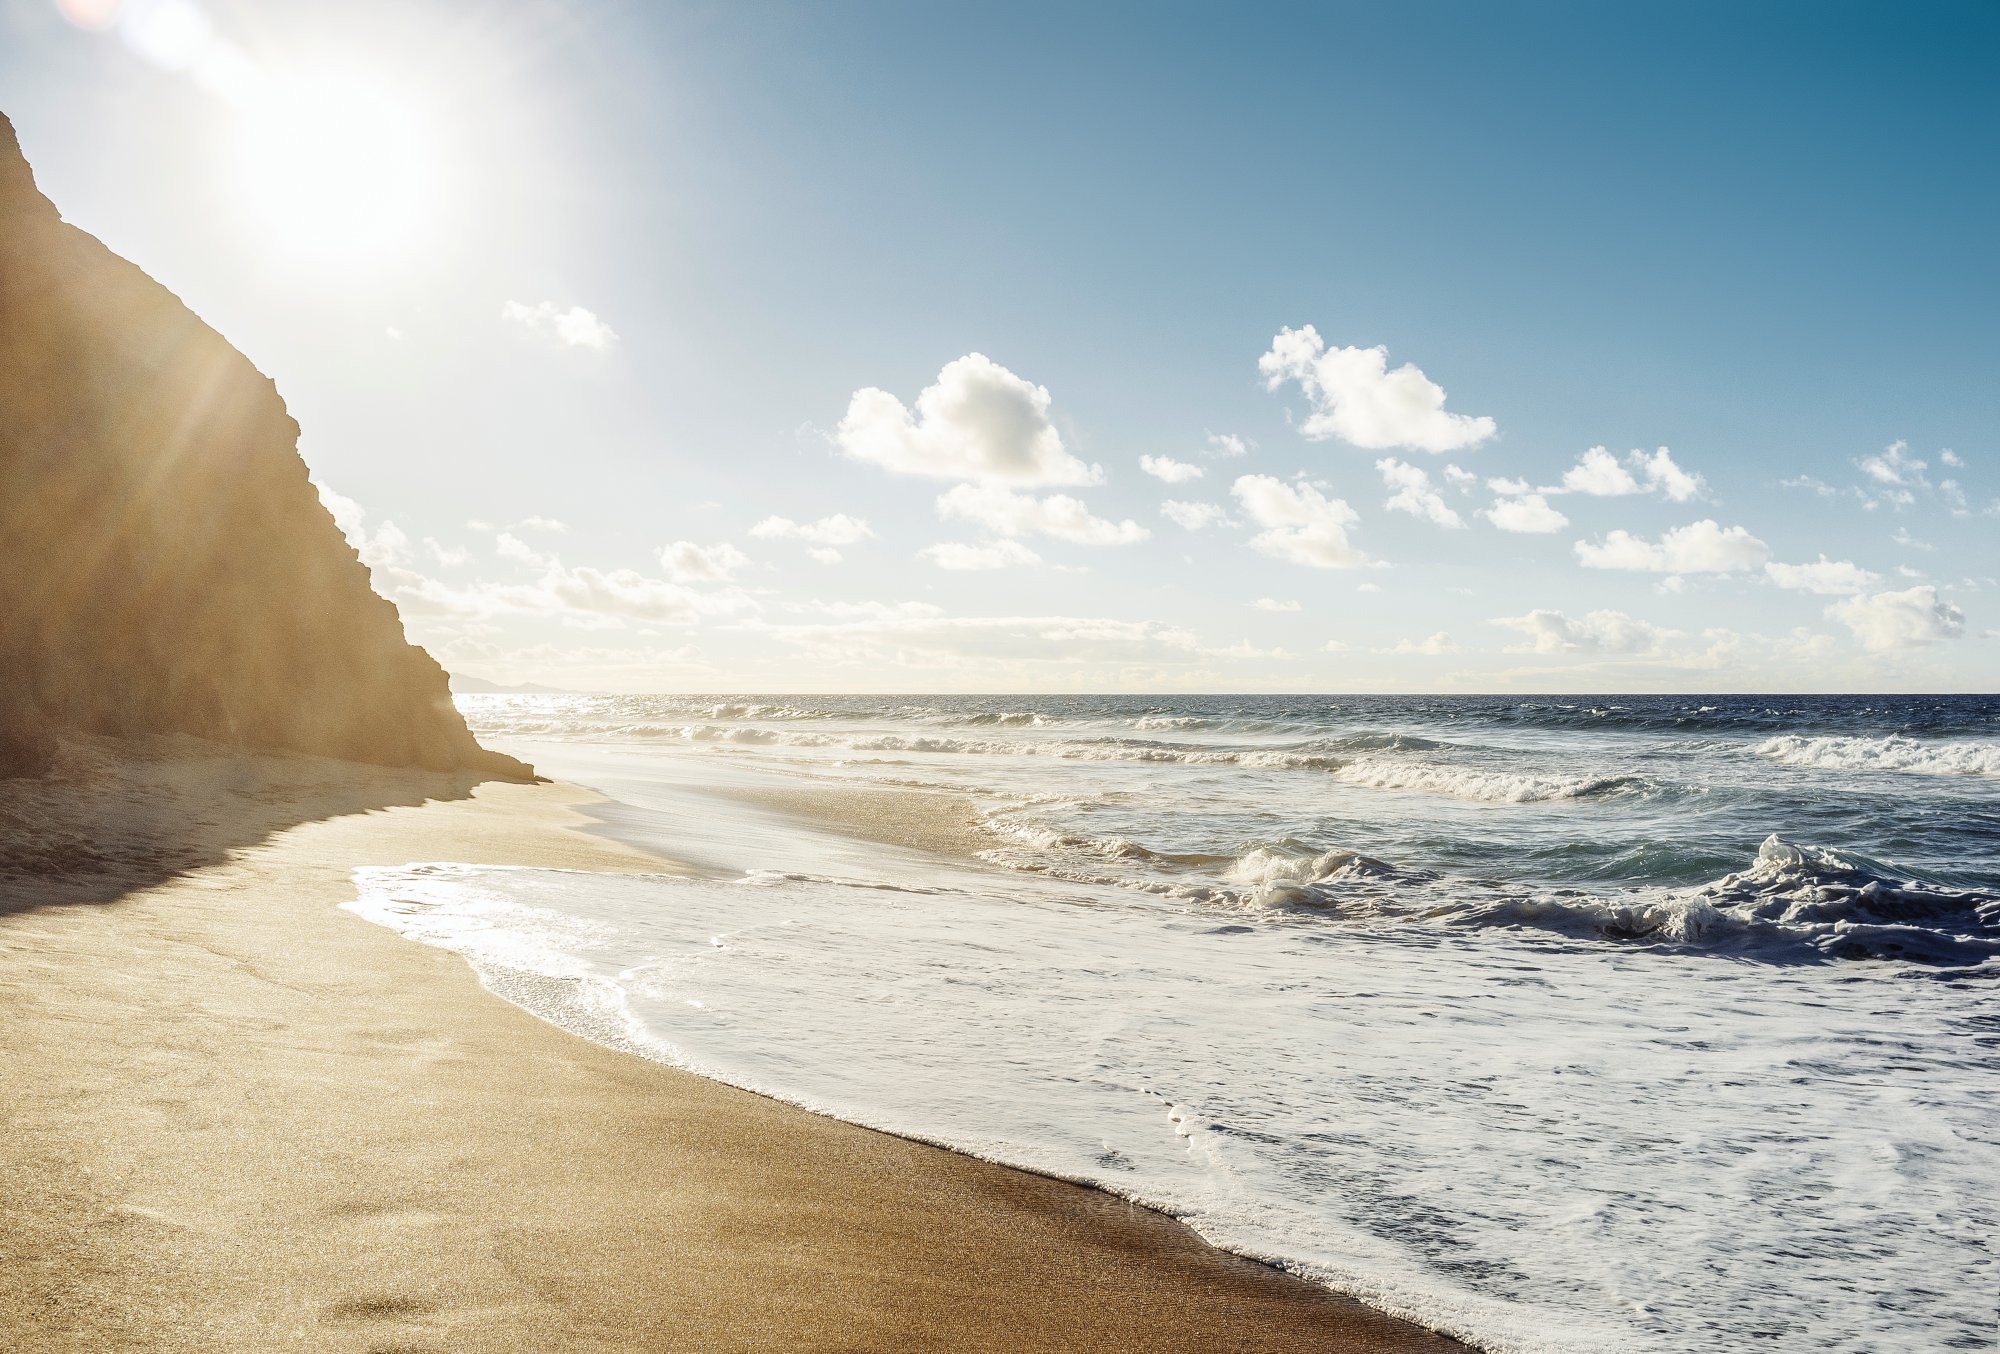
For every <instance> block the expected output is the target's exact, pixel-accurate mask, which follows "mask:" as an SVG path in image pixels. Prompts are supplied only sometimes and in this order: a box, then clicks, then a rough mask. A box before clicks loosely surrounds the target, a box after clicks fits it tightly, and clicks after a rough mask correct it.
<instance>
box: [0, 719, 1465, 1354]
mask: <svg viewBox="0 0 2000 1354" xmlns="http://www.w3.org/2000/svg"><path fill="white" fill-rule="evenodd" d="M593 798H594V796H592V795H591V794H590V792H588V791H584V790H581V789H578V788H575V787H571V786H565V785H560V784H554V785H537V786H522V785H504V784H498V783H489V784H485V785H476V786H475V785H474V784H473V783H472V782H471V781H470V779H469V778H466V777H462V776H461V777H455V776H446V775H425V774H419V773H400V772H382V771H377V770H372V769H368V770H364V769H359V768H355V767H352V766H350V765H347V764H343V763H338V762H331V761H324V760H318V759H311V758H288V757H270V758H242V757H223V756H219V755H216V754H215V753H214V751H213V750H212V749H209V748H208V747H207V745H202V744H198V743H193V742H192V741H191V740H180V741H177V742H170V743H165V744H161V745H159V746H158V747H156V748H155V750H154V755H152V756H151V757H149V758H145V759H141V760H137V761H134V760H113V759H112V758H111V756H110V755H109V753H108V752H107V751H106V750H105V748H104V746H102V745H99V746H98V747H97V748H95V749H92V750H90V751H89V754H88V755H85V754H82V753H79V754H77V755H76V756H74V757H72V759H71V761H70V763H69V764H68V765H66V766H65V768H64V769H63V772H62V774H61V775H59V777H58V778H57V779H56V780H55V781H52V782H49V783H34V782H9V783H5V784H4V785H0V817H4V819H5V821H6V824H7V827H8V833H7V838H6V839H7V842H8V844H9V845H8V854H7V856H6V858H5V859H0V955H4V959H3V960H0V1000H4V1003H5V1009H6V1018H5V1021H4V1025H0V1031H4V1033H0V1039H3V1040H4V1047H5V1058H4V1062H3V1063H0V1067H4V1070H0V1103H5V1104H6V1106H7V1107H8V1108H7V1112H6V1120H5V1124H6V1135H5V1146H4V1148H0V1179H3V1180H4V1190H5V1199H6V1203H5V1220H4V1225H0V1265H4V1267H5V1269H6V1272H7V1273H8V1274H9V1275H10V1276H11V1282H10V1283H9V1285H8V1286H7V1290H6V1293H5V1296H4V1298H0V1346H4V1347H5V1348H8V1349H14V1350H23V1351H28V1350H34V1351H68V1350H76V1351H85V1350H88V1351H102V1350H121V1351H123V1350H132V1351H139V1350H202V1351H214V1350H246V1351H247V1350H269V1349H277V1348H297V1349H311V1350H332V1351H350V1350H351V1351H374V1352H376V1354H389V1351H398V1352H399V1354H416V1351H474V1350H494V1351H499V1350H508V1351H514V1350H528V1349H532V1350H668V1349H699V1350H728V1349H779V1348H785V1349H800V1348H809V1349H844V1350H861V1349H994V1350H999V1349H1009V1350H1018V1349H1029V1350H1057V1349H1061V1350H1099V1349H1147V1350H1292V1349H1298V1350H1307V1349H1311V1350H1375V1351H1404V1350H1411V1351H1415V1350H1446V1349H1455V1348H1460V1346H1457V1345H1455V1344H1453V1343H1451V1342H1450V1341H1447V1340H1444V1339H1442V1338H1440V1337H1437V1336H1435V1335H1432V1334H1430V1333H1428V1332H1425V1331H1422V1330H1420V1329H1418V1328H1416V1327H1413V1326H1410V1325H1408V1324H1405V1323H1403V1322H1400V1321H1397V1320H1394V1319H1391V1318H1389V1317H1386V1316H1383V1315H1381V1314H1379V1313H1376V1312H1374V1311H1372V1310H1370V1309H1367V1308H1365V1307H1362V1306H1360V1305H1358V1304H1356V1303H1353V1302H1351V1301H1348V1300H1346V1299H1343V1298H1340V1297H1338V1296H1335V1295H1333V1294H1331V1293H1328V1292H1326V1291H1324V1290H1322V1289H1320V1288H1318V1287H1316V1286H1314V1285H1310V1284H1307V1283H1304V1282H1302V1281H1299V1280H1295V1279H1292V1278H1290V1277H1288V1276H1286V1275H1283V1274H1281V1273H1278V1272H1276V1271H1273V1270H1270V1269H1268V1268H1265V1267H1263V1266H1260V1265H1256V1264H1253V1263H1250V1262H1248V1261H1244V1260H1240V1259H1238V1258H1236V1257H1233V1256H1230V1255H1227V1254H1225V1253H1223V1252H1220V1251H1217V1250H1215V1249H1213V1248H1211V1247H1209V1246H1207V1245H1205V1244H1204V1243H1202V1242H1201V1241H1200V1240H1199V1239H1198V1238H1196V1237H1195V1236H1194V1235H1193V1234H1192V1233H1191V1232H1189V1231H1188V1230H1187V1229H1185V1228H1184V1227H1182V1226H1181V1225H1180V1224H1179V1223H1177V1222H1174V1221H1172V1220H1170V1219H1168V1218H1165V1217H1163V1216H1160V1215H1158V1214H1155V1213H1151V1212H1148V1211H1147V1210H1144V1209H1141V1208H1137V1207H1134V1206H1131V1205H1129V1204H1126V1203H1124V1202H1121V1201H1119V1200H1116V1199H1113V1198H1111V1197H1110V1196H1108V1195H1105V1194H1101V1193H1098V1192H1095V1191H1092V1190H1089V1189H1084V1188H1081V1187H1077V1186H1073V1185H1069V1184H1065V1183H1062V1182H1058V1181H1054V1180H1049V1179H1045V1178H1042V1177H1038V1176H1034V1175H1029V1174H1025V1173H1022V1172H1018V1171H1013V1170H1009V1169H1005V1168H1002V1167H998V1166H993V1165H990V1164H987V1163H983V1162H980V1161H976V1160H973V1159H971V1158H967V1157H963V1156H959V1155H956V1154H954V1153H951V1152H947V1151H943V1150H939V1149H937V1148H933V1147H928V1146H924V1145H920V1144H916V1143H911V1142H907V1141H904V1140H901V1139H897V1138H894V1137H890V1136H887V1135H884V1134H879V1133H874V1132H870V1131H867V1130H864V1129H860V1128H857V1127H854V1126H852V1125H849V1124H845V1123H841V1122H839V1121H836V1120H832V1119H827V1118H822V1117H819V1116H815V1115H812V1114H809V1113H806V1112H804V1111H801V1110H798V1109H795V1108H792V1107H789V1106H785V1105H782V1104H779V1103H777V1102H774V1101H770V1100H766V1099H763V1098H761V1097H758V1096H754V1095H750V1094H747V1093H744V1092H741V1091H737V1090H733V1089H731V1088H728V1087H725V1086H722V1085H720V1084H717V1083H714V1082H710V1081H706V1080H703V1079H701V1078H699V1077H695V1076H692V1075H689V1074H686V1073H682V1072H679V1071H676V1070H674V1069H672V1068H668V1067H665V1066H662V1065H659V1064H656V1063H651V1062H647V1061H643V1060H641V1059H638V1058H635V1057H631V1056H627V1055H624V1054H620V1053H616V1052H612V1051H610V1050H607V1049H605V1048H601V1047H599V1046H597V1045H594V1044H591V1043H588V1042H586V1041H584V1040H581V1039H577V1038H574V1037H572V1036H571V1035H569V1034H566V1033H564V1032H562V1031H560V1030H558V1029H556V1028H554V1027H552V1026H550V1025H547V1024H544V1023H542V1022H541V1021H538V1020H536V1019H535V1018H533V1017H532V1016H530V1015H528V1014H527V1013H525V1012H523V1011H521V1010H519V1009H518V1008H516V1007H513V1006H511V1005H509V1004H507V1003H505V1002H503V1001H501V1000H499V999H498V998H496V997H494V996H493V995H491V994H490V993H488V992H486V991H485V990H483V989H482V988H481V986H480V985H479V983H478V982H477V980H476V979H475V978H474V976H473V975H472V973H471V971H470V970H469V969H468V968H467V967H466V966H465V965H464V964H463V963H462V962H461V961H460V960H459V959H458V958H457V957H456V956H454V955H451V954H449V953H446V952H443V951H440V950H436V949H431V948H428V947H424V946H420V945H414V944H410V943H408V942H406V941H403V940H401V939H399V938H398V937H396V936H395V935H394V934H392V933H391V932H389V931H387V930H384V929H382V928H380V927H377V926H372V925H370V924H368V923H367V922H364V921H362V920H360V919H359V918H357V917H355V916H353V915H352V914H350V913H348V912H344V911H342V910H341V906H340V905H341V904H342V903H344V902H346V901H348V900H349V899H350V898H351V897H352V896H353V890H352V888H351V885H350V876H349V872H350V871H351V870H352V869H353V868H354V867H356V866H361V865H371V864H388V865H394V864H402V863H406V862H410V861H417V860H455V861H464V862H471V863H492V864H518V865H536V866H556V867H563V868H570V869H578V870H617V871H627V872H633V871H639V872H644V871H671V870H673V869H674V868H675V865H674V863H673V862H672V861H671V860H667V859H664V858H662V857H660V856H655V855H649V854H646V853H643V852H640V851H638V850H636V849H634V848H631V847H626V846H622V845H619V844H618V843H616V842H612V841H608V840H606V839H604V838H603V837H602V836H600V835H597V834H592V833H588V832H586V831H583V830H581V829H584V828H587V827H588V826H589V825H590V822H591V820H590V819H589V818H588V817H587V816H586V815H585V814H584V813H583V812H581V810H583V809H584V808H586V807H587V806H588V805H589V803H590V802H591V801H592V799H593ZM794 807H799V808H802V807H804V806H794ZM881 807H882V806H873V808H869V807H852V806H851V807H850V808H849V809H848V810H847V811H845V816H846V817H847V818H848V819H850V820H852V822H854V823H859V824H861V825H862V826H860V827H858V828H857V829H856V830H858V831H867V830H870V829H868V828H867V827H866V823H867V822H870V821H873V822H877V823H879V822H881V821H884V815H883V814H881V813H880V812H877V811H875V810H878V809H880V808H881ZM826 816H827V817H829V818H830V819H834V820H837V819H839V818H840V817H841V816H842V815H841V814H829V815H826ZM889 816H890V817H894V815H889ZM931 816H932V817H936V815H931ZM884 830H886V829H884ZM947 835H948V834H947ZM938 844H940V845H942V844H944V843H943V842H939V843H938Z"/></svg>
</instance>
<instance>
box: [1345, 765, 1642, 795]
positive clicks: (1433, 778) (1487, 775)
mask: <svg viewBox="0 0 2000 1354" xmlns="http://www.w3.org/2000/svg"><path fill="white" fill-rule="evenodd" d="M1337 774H1338V775H1339V777H1340V779H1341V780H1344V781H1346V782H1347V783H1348V784H1350V785H1365V786H1368V787H1370V788H1372V789H1377V790H1421V791H1424V792H1426V793H1429V794H1442V795H1451V796H1454V797H1456V798H1459V799H1476V800H1482V801H1484V802H1487V803H1492V804H1525V803H1533V802H1536V801H1540V800H1550V799H1584V798H1589V797H1592V796H1598V795H1607V794H1616V793H1619V792H1621V791H1630V790H1634V789H1637V788H1639V787H1640V783H1639V782H1638V781H1637V779H1636V778H1634V777H1631V776H1603V775H1598V776H1561V775H1547V774H1539V773H1533V772H1518V771H1483V770H1480V769H1478V768H1476V767H1469V766H1454V765H1448V764H1442V763H1436V762H1424V761H1410V760H1404V759H1399V758H1389V757H1360V758H1356V759H1355V760H1354V761H1352V762H1349V763H1347V764H1345V765H1343V766H1342V767H1340V769H1339V771H1338V773H1337Z"/></svg>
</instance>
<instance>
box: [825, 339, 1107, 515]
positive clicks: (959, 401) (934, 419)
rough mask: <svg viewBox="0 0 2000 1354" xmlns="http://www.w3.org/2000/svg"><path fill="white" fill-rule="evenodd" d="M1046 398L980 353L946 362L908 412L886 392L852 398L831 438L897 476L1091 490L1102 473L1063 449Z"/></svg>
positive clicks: (860, 458) (860, 392)
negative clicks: (1088, 486) (1080, 486)
mask: <svg viewBox="0 0 2000 1354" xmlns="http://www.w3.org/2000/svg"><path fill="white" fill-rule="evenodd" d="M1049 404H1050V399H1049V392H1048V391H1047V389H1045V388H1044V387H1042V386H1038V385H1035V384H1034V383H1033V382H1031V381H1025V380H1023V379H1022V378H1020V377H1019V376H1016V375H1015V374H1014V373H1013V372H1011V371H1009V370H1007V369H1006V368H1005V367H1003V366H1001V365H1000V364H999V363H997V362H995V361H994V360H993V359H991V358H989V357H987V356H985V355H984V354H982V353H968V354H966V355H965V356H964V357H961V358H959V359H958V360H957V361H955V362H952V363H949V364H947V365H946V366H945V368H944V370H942V371H940V372H939V373H938V377H937V381H936V382H935V383H934V384H932V385H930V386H926V387H925V388H924V390H923V392H922V393H921V394H919V395H918V396H917V407H916V412H915V413H914V414H912V413H911V411H910V410H909V409H907V408H905V407H904V405H903V402H902V401H901V400H899V399H897V398H896V397H895V396H894V395H891V394H890V393H889V392H888V391H886V390H878V389H876V388H875V387H873V386H870V387H868V388H866V389H863V390H857V391H855V392H854V397H853V398H852V399H851V400H849V401H848V405H847V415H846V417H844V418H842V419H841V420H840V427H839V429H838V430H837V431H836V433H835V440H836V441H837V442H838V443H839V445H840V449H841V450H842V451H843V452H845V453H846V454H847V455H849V456H851V457H853V458H854V459H855V460H857V461H866V462H868V463H869V464H871V465H877V466H880V467H882V468H883V469H885V470H892V471H895V472H897V473H898V474H904V475H929V476H932V477H934V478H938V479H965V480H982V481H995V482H1006V483H1010V484H1096V483H1097V482H1098V481H1099V480H1101V479H1103V477H1104V472H1103V471H1102V469H1100V468H1099V467H1097V466H1094V465H1085V464H1084V463H1083V462H1082V461H1079V460H1078V459H1076V457H1074V456H1072V455H1070V454H1069V452H1068V451H1067V450H1065V449H1064V447H1063V441H1062V434H1060V433H1059V432H1057V431H1056V427H1055V424H1054V423H1053V422H1051V421H1050V419H1049Z"/></svg>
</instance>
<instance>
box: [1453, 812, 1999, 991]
mask: <svg viewBox="0 0 2000 1354" xmlns="http://www.w3.org/2000/svg"><path fill="white" fill-rule="evenodd" d="M1436 915H1438V916H1440V917H1441V918H1442V919H1444V920H1447V921H1450V922H1452V923H1454V924H1457V925H1461V926H1473V927H1504V926H1522V927H1533V928H1538V929H1542V930H1548V931H1556V932H1560V933H1563V934H1566V935H1571V936H1579V937H1589V938H1595V939H1602V940H1611V941H1622V942H1627V943H1641V944H1653V945H1667V946H1674V947H1679V948H1686V949H1695V950H1706V951H1718V952H1724V953H1729V954H1735V955H1738V956H1741V957H1750V958H1766V959H1773V960H1780V961H1782V960H1797V959H1811V958H1819V959H1901V960H1907V961H1910V962H1912V963H1918V964H1929V965H1943V966H1972V965H1979V964H1983V963H1985V962H1987V961H1990V960H1993V959H1995V958H2000V894H1992V893H1983V892H1979V891H1977V890H1957V889H1946V888H1940V887H1937V886H1935V885H1931V884H1925V883H1921V882H1919V881H1916V880H1910V879H1900V878H1896V877H1894V876H1891V875H1887V874H1884V873H1879V872H1878V870H1877V868H1876V867H1872V866H1870V865H1869V864H1867V863H1864V862H1861V861H1857V860H1854V859H1851V858H1849V857H1846V856H1843V855H1841V854H1840V853H1839V852H1835V851H1829V850H1826V849H1823V848H1820V847H1813V846H1796V845H1793V844H1792V843H1790V842H1787V841H1785V840H1783V839H1782V838H1780V837H1778V836H1777V835H1776V834H1775V833H1774V834H1772V835H1771V836H1769V837H1767V838H1765V839H1764V843H1763V845H1762V846H1761V847H1759V848H1758V851H1757V858H1756V859H1755V860H1754V861H1752V862H1751V864H1750V866H1749V867H1748V868H1747V869H1744V870H1740V871H1737V872H1736V873H1734V874H1728V875H1724V876H1723V877H1722V878H1721V879H1718V880H1716V881H1714V882H1713V883H1710V884H1707V885H1704V886H1702V887H1701V888H1698V889H1694V890H1690V891H1683V892H1675V893H1649V894H1643V895H1640V896H1638V897H1628V898H1617V899H1607V898H1596V897H1591V896H1588V895H1585V894H1582V893H1580V892H1575V893H1572V894H1571V895H1569V896H1538V897H1529V898H1518V897H1517V898H1507V899H1503V900H1497V901H1492V902H1482V903H1477V904H1471V905H1465V906H1459V907H1452V908H1446V909H1443V910H1441V911H1440V912H1439V913H1437V914H1436Z"/></svg>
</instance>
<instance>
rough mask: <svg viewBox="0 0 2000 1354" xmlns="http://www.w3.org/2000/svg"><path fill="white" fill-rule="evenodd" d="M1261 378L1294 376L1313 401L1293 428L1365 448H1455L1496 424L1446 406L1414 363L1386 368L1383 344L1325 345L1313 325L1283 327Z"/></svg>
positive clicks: (1277, 381) (1262, 362)
mask: <svg viewBox="0 0 2000 1354" xmlns="http://www.w3.org/2000/svg"><path fill="white" fill-rule="evenodd" d="M1257 370H1258V371H1260V372H1262V373H1263V374H1264V384H1265V386H1266V387H1267V388H1268V389H1271V390H1276V389H1277V388H1278V387H1279V386H1281V385H1283V384H1284V383H1285V382H1287V381H1297V382H1298V383H1299V388H1300V389H1301V390H1303V391H1304V392H1305V395H1306V398H1307V400H1308V401H1310V402H1311V404H1312V413H1311V414H1309V415H1307V417H1306V420H1305V422H1303V423H1301V424H1300V425H1299V431H1300V432H1301V433H1303V434H1304V435H1305V436H1307V437H1309V438H1312V439H1313V440H1314V441H1323V440H1325V439H1327V438H1330V437H1337V438H1339V439H1340V440H1342V441H1343V442H1348V443H1351V444H1352V445H1354V446H1357V447H1363V448H1366V449H1367V450H1370V451H1388V450H1391V449H1393V448H1398V447H1406V448H1409V449H1410V450H1412V451H1431V452H1444V451H1459V450H1462V449H1464V448H1467V447H1476V446H1478V445H1479V444H1480V443H1481V442H1484V441H1486V440H1488V439H1489V438H1491V437H1492V436H1493V435H1494V434H1495V433H1496V432H1498V431H1499V428H1498V426H1497V425H1496V424H1495V423H1494V422H1493V420H1492V419H1490V418H1469V417H1467V416H1466V415H1464V414H1451V413H1446V412H1445V408H1444V401H1445V393H1444V391H1443V389H1441V388H1440V387H1439V386H1438V385H1437V384H1436V383H1435V382H1434V381H1432V380H1431V379H1430V378H1429V377H1427V376H1425V375H1424V374H1423V372H1422V371H1420V370H1419V369H1418V368H1416V367H1415V366H1413V365H1411V364H1409V363H1405V364H1404V365H1402V366H1400V367H1397V368H1396V369H1395V370H1393V371H1392V370H1390V369H1389V350H1388V349H1387V348H1381V347H1377V348H1328V347H1327V346H1326V341H1325V340H1324V339H1322V338H1321V337H1320V336H1319V331H1318V330H1316V329H1314V328H1313V326H1311V325H1306V326H1305V327H1304V328H1302V329H1283V330H1280V331H1279V333H1278V336H1277V337H1276V338H1274V339H1273V340H1271V350H1270V351H1269V352H1267V353H1265V354H1264V355H1263V356H1262V357H1260V358H1258V359H1257Z"/></svg>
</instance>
